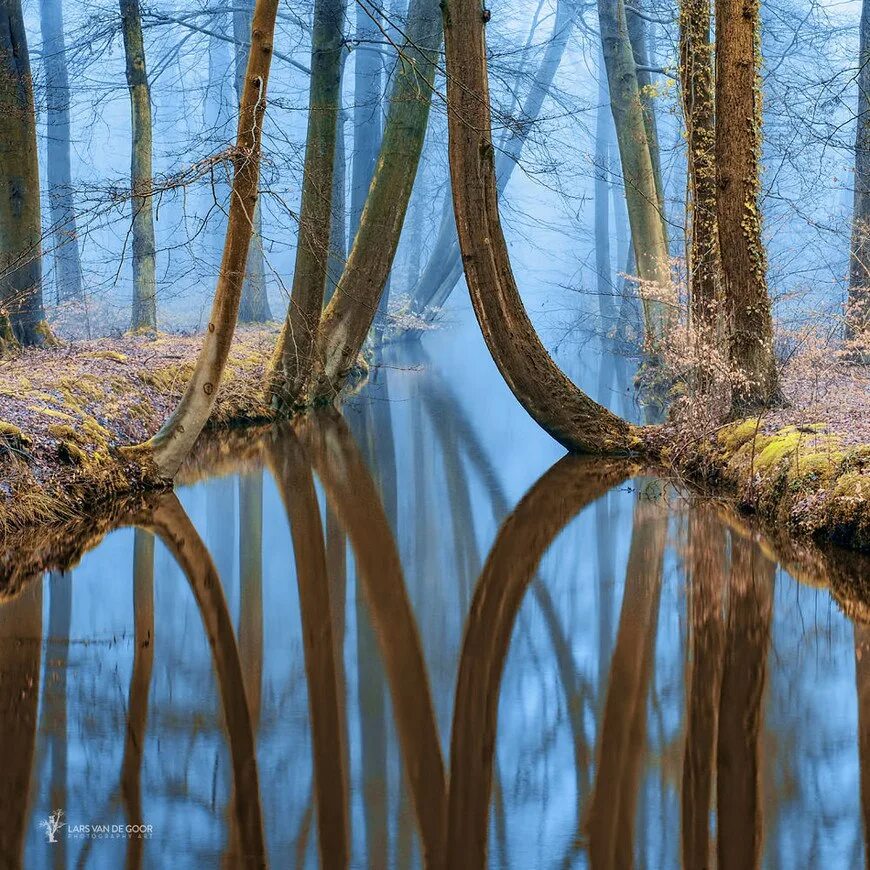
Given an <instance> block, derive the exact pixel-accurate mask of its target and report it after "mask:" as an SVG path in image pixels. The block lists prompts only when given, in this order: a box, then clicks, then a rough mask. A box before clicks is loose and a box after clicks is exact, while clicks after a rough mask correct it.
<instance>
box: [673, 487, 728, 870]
mask: <svg viewBox="0 0 870 870" xmlns="http://www.w3.org/2000/svg"><path fill="white" fill-rule="evenodd" d="M724 563H725V537H724V533H723V530H722V525H721V523H720V522H719V521H718V519H717V518H716V516H715V514H714V513H713V511H712V510H711V509H709V508H708V507H707V506H706V505H704V504H702V503H700V502H698V503H697V504H695V505H693V507H692V509H691V511H690V513H689V572H690V574H689V608H690V611H691V619H690V638H691V640H690V646H689V650H688V652H689V656H690V661H691V665H690V676H689V681H688V697H687V700H686V706H687V708H688V709H687V712H686V746H685V754H684V755H683V783H682V843H683V866H684V867H709V866H711V855H710V801H711V799H712V789H713V777H714V759H715V754H716V724H717V714H718V700H719V687H720V681H721V676H722V652H723V634H724V626H723V623H722V608H723V602H722V591H723V588H724V585H725V583H724V573H725V572H724V568H725V564H724Z"/></svg>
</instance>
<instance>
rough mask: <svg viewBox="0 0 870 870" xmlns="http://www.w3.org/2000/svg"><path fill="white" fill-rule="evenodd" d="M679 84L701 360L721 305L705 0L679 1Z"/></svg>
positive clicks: (690, 269) (689, 256)
mask: <svg viewBox="0 0 870 870" xmlns="http://www.w3.org/2000/svg"><path fill="white" fill-rule="evenodd" d="M680 86H681V88H682V96H683V113H684V116H685V125H686V142H687V151H688V163H689V172H688V175H689V191H688V193H689V197H688V199H689V209H690V214H689V217H688V220H689V221H690V222H691V223H690V227H689V243H688V250H687V252H686V272H687V274H688V281H689V304H690V307H689V316H690V324H691V327H692V333H693V337H694V340H695V343H696V349H697V351H698V352H699V356H700V357H701V359H703V358H704V354H703V351H704V349H705V348H709V347H711V345H712V343H713V341H714V339H715V334H716V324H717V322H718V319H719V309H720V307H721V300H720V296H719V269H720V262H719V229H718V225H717V222H716V129H715V118H714V114H713V111H714V106H713V46H712V45H711V43H710V0H683V2H682V3H681V6H680Z"/></svg>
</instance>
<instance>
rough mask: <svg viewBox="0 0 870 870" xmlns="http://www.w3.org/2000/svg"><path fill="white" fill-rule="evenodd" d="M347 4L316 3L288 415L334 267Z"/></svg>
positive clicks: (283, 362) (283, 398) (286, 335)
mask: <svg viewBox="0 0 870 870" xmlns="http://www.w3.org/2000/svg"><path fill="white" fill-rule="evenodd" d="M345 8H346V2H345V0H316V2H315V4H314V31H313V34H312V37H311V87H310V91H309V98H308V137H307V140H306V143H305V168H304V171H303V177H302V207H301V209H300V211H299V235H298V242H297V245H296V265H295V268H294V272H293V289H292V291H291V293H290V304H289V305H288V307H287V319H286V320H285V322H284V328H283V330H282V332H281V337H280V339H279V340H278V344H277V347H276V354H275V358H274V360H273V361H272V369H273V374H272V382H271V385H270V399H271V404H272V406H273V407H274V408H276V409H281V410H284V411H286V410H289V409H291V408H292V407H293V406H294V405H295V404H296V403H297V402H298V399H299V396H300V394H301V393H302V390H303V387H304V385H305V383H306V382H307V380H308V378H309V376H310V375H311V368H312V361H313V357H314V348H315V342H316V340H317V328H318V324H319V323H320V314H321V310H322V309H323V296H324V292H325V288H326V277H327V271H328V265H329V251H330V237H331V233H330V222H331V220H330V219H331V214H332V197H333V192H334V191H333V167H334V163H335V137H336V129H337V126H338V115H339V111H340V106H339V102H340V98H341V64H342V54H343V52H344V48H343V45H342V26H343V24H344V14H345Z"/></svg>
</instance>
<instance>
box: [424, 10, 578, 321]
mask: <svg viewBox="0 0 870 870" xmlns="http://www.w3.org/2000/svg"><path fill="white" fill-rule="evenodd" d="M576 16H577V9H576V7H575V5H574V4H573V3H572V2H569V0H559V2H558V3H557V5H556V16H555V20H554V22H553V32H552V35H551V36H550V41H549V42H548V43H547V48H546V50H545V51H544V55H543V57H542V58H541V62H540V64H539V65H538V68H537V70H535V75H534V77H533V79H532V84H531V86H530V88H529V91H528V93H527V94H526V97H525V99H524V100H523V104H522V106H521V107H520V109H519V112H518V113H517V122H516V124H515V125H513V126H512V128H511V130H510V131H509V132H506V133H505V135H504V137H503V139H502V141H501V142H500V143H499V154H498V159H497V161H496V178H497V183H498V193H499V195H501V194H503V193H504V191H505V189H506V188H507V184H508V181H510V178H511V175H512V173H513V171H514V169H515V168H516V167H517V166H518V165H519V162H520V157H521V155H522V151H523V146H524V145H525V143H526V140H527V139H528V137H529V134H530V133H531V132H532V130H533V129H534V125H535V122H536V121H537V120H538V117H539V115H540V114H541V107H542V106H543V104H544V100H545V98H546V96H547V94H548V93H549V92H550V88H551V87H552V86H553V80H554V78H555V77H556V72H557V71H558V69H559V66H560V64H561V62H562V57H563V56H564V54H565V49H566V47H567V45H568V40H569V38H570V36H571V32H572V30H573V29H574V22H575V20H576ZM534 26H536V25H533V27H534ZM529 35H530V39H529V40H528V41H527V45H528V44H529V42H530V41H531V32H530V34H529ZM520 84H521V83H520V82H519V81H515V82H514V87H515V88H519V87H520ZM452 205H453V204H452V201H451V198H450V193H449V191H448V192H447V193H446V194H445V198H444V207H443V211H442V215H441V226H440V228H439V230H438V238H437V239H436V241H435V245H434V247H433V249H432V253H431V254H430V255H429V260H428V263H427V265H426V269H425V271H424V272H423V275H422V276H421V277H420V279H419V281H418V286H417V287H415V288H414V290H413V292H412V296H413V298H414V300H415V302H416V305H417V308H418V309H419V310H421V311H424V310H425V311H426V316H427V319H430V320H431V319H433V318H434V317H435V315H436V314H437V313H438V312H439V311H440V310H441V308H443V306H444V304H445V303H446V302H447V300H448V298H449V297H450V294H451V293H452V292H453V288H454V287H455V286H456V284H457V282H458V281H459V279H460V277H461V276H462V257H461V256H460V253H459V240H458V238H457V235H456V221H455V219H454V217H453V209H452Z"/></svg>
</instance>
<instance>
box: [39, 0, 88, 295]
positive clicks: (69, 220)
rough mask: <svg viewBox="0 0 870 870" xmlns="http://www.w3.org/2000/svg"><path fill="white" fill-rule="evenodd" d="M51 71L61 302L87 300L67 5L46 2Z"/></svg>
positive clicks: (43, 15) (49, 157) (50, 154)
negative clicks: (73, 148)
mask: <svg viewBox="0 0 870 870" xmlns="http://www.w3.org/2000/svg"><path fill="white" fill-rule="evenodd" d="M39 14H40V23H41V25H42V51H43V64H44V66H45V97H46V104H47V107H46V128H47V129H46V134H47V136H46V139H47V144H46V174H47V176H48V199H49V206H50V209H51V227H52V235H53V237H54V284H55V287H56V288H57V301H58V302H61V301H63V300H65V299H78V298H79V297H81V295H82V264H81V260H80V258H79V243H78V238H77V230H76V214H75V204H74V201H73V188H72V170H71V168H70V120H69V106H70V96H69V75H68V74H67V68H66V45H65V43H64V37H63V0H40V2H39Z"/></svg>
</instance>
